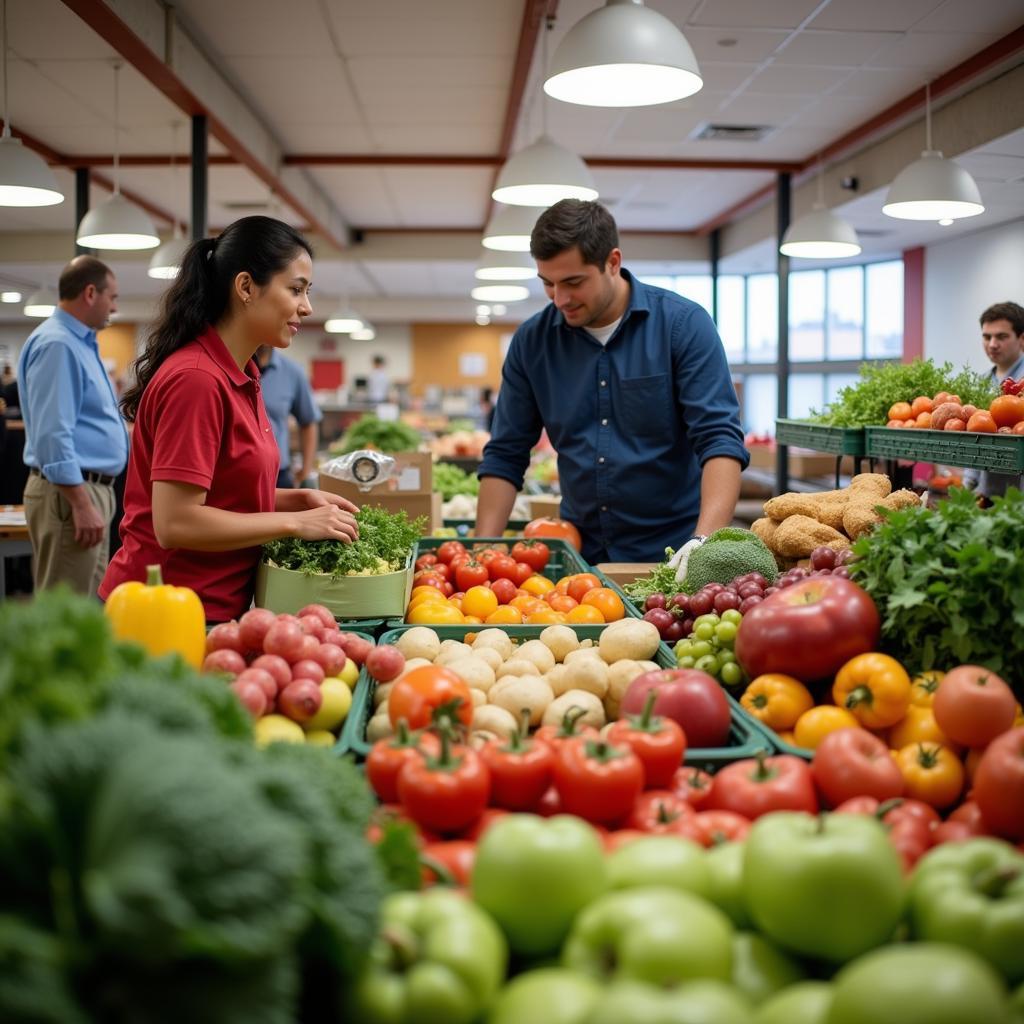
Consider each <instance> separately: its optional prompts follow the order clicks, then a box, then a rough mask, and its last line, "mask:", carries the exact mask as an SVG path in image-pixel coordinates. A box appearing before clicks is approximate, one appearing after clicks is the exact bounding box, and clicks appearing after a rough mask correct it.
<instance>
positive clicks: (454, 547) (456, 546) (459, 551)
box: [437, 540, 466, 562]
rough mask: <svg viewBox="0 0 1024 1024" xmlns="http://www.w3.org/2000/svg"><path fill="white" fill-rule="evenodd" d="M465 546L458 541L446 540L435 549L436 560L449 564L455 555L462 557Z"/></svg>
mask: <svg viewBox="0 0 1024 1024" xmlns="http://www.w3.org/2000/svg"><path fill="white" fill-rule="evenodd" d="M465 553H466V545H465V544H463V543H462V542H461V541H458V540H446V541H445V542H444V543H443V544H442V545H441V546H440V547H439V548H438V549H437V560H438V561H439V562H450V561H451V560H452V559H453V558H454V557H455V556H456V555H464V554H465Z"/></svg>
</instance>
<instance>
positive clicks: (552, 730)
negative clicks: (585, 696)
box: [533, 707, 598, 748]
mask: <svg viewBox="0 0 1024 1024" xmlns="http://www.w3.org/2000/svg"><path fill="white" fill-rule="evenodd" d="M585 714H586V711H585V710H584V709H583V708H579V707H571V708H569V710H568V711H566V713H565V715H564V716H563V717H562V721H561V722H559V723H558V725H542V726H541V727H540V728H539V729H538V730H537V731H536V732H535V733H534V734H533V738H534V739H535V740H540V741H541V742H542V743H547V744H549V745H550V746H552V747H556V748H557V747H559V746H560V745H561V744H562V743H564V742H565V741H566V740H574V739H577V738H579V737H580V736H582V737H583V738H584V739H597V737H598V732H597V730H596V729H595V728H594V727H593V726H592V725H580V719H581V718H582V717H583V716H584V715H585Z"/></svg>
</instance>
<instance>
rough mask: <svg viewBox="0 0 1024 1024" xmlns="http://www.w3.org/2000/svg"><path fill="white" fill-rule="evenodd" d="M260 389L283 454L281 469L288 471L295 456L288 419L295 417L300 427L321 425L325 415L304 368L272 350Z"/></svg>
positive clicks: (264, 368) (279, 448) (261, 373)
mask: <svg viewBox="0 0 1024 1024" xmlns="http://www.w3.org/2000/svg"><path fill="white" fill-rule="evenodd" d="M260 390H261V391H262V392H263V404H264V406H266V409H267V419H269V420H270V425H271V426H272V427H273V428H274V439H275V440H276V441H277V450H278V451H279V452H280V453H281V469H288V467H289V465H290V463H291V453H290V452H289V449H288V417H289V415H291V416H294V417H295V419H296V421H297V422H298V424H299V426H300V427H305V426H307V425H308V424H310V423H319V422H320V420H322V419H323V413H322V412H321V411H320V407H319V406H318V405H317V404H316V401H315V400H314V398H313V389H312V388H311V387H310V385H309V381H308V380H307V379H306V374H305V373H304V371H303V369H302V367H301V366H299V364H298V363H296V362H295V360H294V359H289V358H288V357H287V356H283V355H281V353H280V352H277V351H273V350H272V351H271V353H270V360H269V362H268V363H267V365H266V366H264V367H263V368H262V369H261V370H260Z"/></svg>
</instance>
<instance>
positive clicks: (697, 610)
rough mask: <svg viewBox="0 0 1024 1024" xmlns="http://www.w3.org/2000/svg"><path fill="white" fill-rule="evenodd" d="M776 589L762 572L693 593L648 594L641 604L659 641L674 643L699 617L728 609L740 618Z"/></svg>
mask: <svg viewBox="0 0 1024 1024" xmlns="http://www.w3.org/2000/svg"><path fill="white" fill-rule="evenodd" d="M805 575H806V573H805ZM791 582H795V580H793V581H791ZM776 590H778V586H772V585H770V584H769V583H768V581H767V580H766V579H765V578H764V576H762V575H761V573H759V572H748V573H744V574H743V575H742V576H737V577H736V578H735V579H734V580H732V581H731V582H729V583H708V584H707V585H706V586H703V587H701V589H700V590H698V591H697V592H696V593H694V594H674V595H672V596H666V595H665V594H651V596H650V597H648V598H647V600H646V601H645V602H644V618H645V619H646V620H647V621H648V622H652V623H654V625H655V626H657V627H658V632H659V633H660V634H661V638H662V640H665V641H667V642H669V643H675V642H676V641H677V640H681V639H682V638H683V637H688V636H689V635H690V634H691V633H692V632H693V624H694V620H695V619H697V618H698V617H699V616H701V615H708V614H710V613H711V612H716V613H717V614H719V615H721V614H722V612H724V611H727V610H728V609H730V608H734V609H736V611H738V612H739V613H740V614H741V615H742V614H744V613H745V612H747V611H749V610H750V609H751V608H753V606H754V605H755V604H758V603H759V602H761V601H763V600H764V599H765V597H767V596H768V595H769V594H774V593H775V591H776Z"/></svg>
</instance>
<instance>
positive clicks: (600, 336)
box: [583, 316, 622, 345]
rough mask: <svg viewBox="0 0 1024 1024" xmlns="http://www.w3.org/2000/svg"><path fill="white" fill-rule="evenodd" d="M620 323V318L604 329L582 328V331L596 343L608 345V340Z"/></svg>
mask: <svg viewBox="0 0 1024 1024" xmlns="http://www.w3.org/2000/svg"><path fill="white" fill-rule="evenodd" d="M621 323H622V317H621V316H620V317H619V319H618V320H613V321H612V322H611V323H610V324H607V325H606V326H605V327H584V328H583V329H584V330H585V331H586V332H587V334H589V335H590V336H591V337H592V338H594V339H595V340H596V341H599V342H600V343H601V344H602V345H607V344H608V339H609V338H610V337H611V336H612V335H613V334H614V333H615V328H616V327H618V326H619V324H621Z"/></svg>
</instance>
